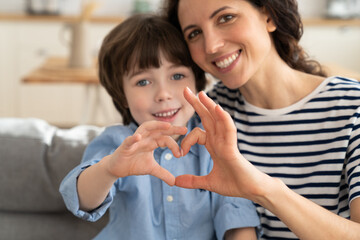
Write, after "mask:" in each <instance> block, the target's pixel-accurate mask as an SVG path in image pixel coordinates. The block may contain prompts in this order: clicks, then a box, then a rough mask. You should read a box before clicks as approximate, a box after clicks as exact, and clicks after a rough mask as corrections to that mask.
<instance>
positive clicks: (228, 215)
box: [212, 193, 260, 239]
mask: <svg viewBox="0 0 360 240" xmlns="http://www.w3.org/2000/svg"><path fill="white" fill-rule="evenodd" d="M212 195H213V196H212V199H213V203H212V207H213V214H214V215H213V216H214V217H213V219H214V226H215V231H216V236H217V238H218V239H224V236H225V233H226V231H228V230H230V229H236V228H245V227H254V228H255V229H256V230H257V231H258V232H257V234H259V231H260V219H259V216H258V214H257V212H256V208H255V205H254V204H253V202H252V201H250V200H247V199H244V198H236V197H225V196H221V195H219V194H216V193H212Z"/></svg>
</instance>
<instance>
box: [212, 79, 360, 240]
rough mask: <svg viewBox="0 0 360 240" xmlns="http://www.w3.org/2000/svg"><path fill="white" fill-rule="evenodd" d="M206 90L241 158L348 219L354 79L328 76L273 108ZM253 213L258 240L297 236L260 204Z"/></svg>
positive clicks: (358, 133)
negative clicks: (232, 132) (229, 126)
mask: <svg viewBox="0 0 360 240" xmlns="http://www.w3.org/2000/svg"><path fill="white" fill-rule="evenodd" d="M208 94H209V96H210V97H211V98H212V99H214V100H215V101H216V102H217V103H219V104H220V105H221V106H222V107H223V108H224V109H225V110H226V111H227V112H229V113H230V115H231V116H232V118H233V119H234V121H235V125H236V127H237V133H238V146H239V149H240V152H241V153H242V154H243V155H244V157H245V158H246V159H248V160H249V161H250V162H251V163H252V164H254V165H255V166H256V167H257V168H259V169H260V170H261V171H263V172H265V173H267V174H269V175H270V176H273V177H277V178H280V179H282V181H283V182H284V183H285V184H286V185H287V186H288V187H289V188H291V189H292V190H293V191H295V192H297V193H298V194H300V195H302V196H304V197H306V198H308V199H310V200H311V201H313V202H315V203H317V204H319V205H321V206H323V207H324V208H326V209H328V210H329V211H331V212H333V213H335V214H337V215H340V216H342V217H344V218H349V217H350V211H349V205H350V201H352V200H353V199H355V198H357V197H359V196H360V147H359V146H360V83H359V82H357V81H355V80H351V79H346V78H340V77H331V78H328V79H326V80H324V81H323V82H322V83H321V84H320V85H319V86H318V87H317V88H316V89H315V90H314V91H313V92H312V93H310V94H309V95H308V96H306V97H305V98H303V99H302V100H300V101H299V102H297V103H295V104H293V105H291V106H288V107H285V108H281V109H274V110H269V109H262V108H258V107H256V106H253V105H251V104H249V103H248V102H246V101H245V100H244V98H243V97H242V95H241V94H240V92H239V91H238V90H231V89H228V88H226V87H225V86H224V85H223V84H222V83H218V84H216V85H215V86H214V88H213V89H212V90H211V91H210V92H209V93H208ZM284 204H286V203H284ZM257 211H258V213H259V216H260V218H261V224H262V227H263V236H262V239H297V237H296V236H295V235H294V234H293V233H292V232H291V231H290V230H289V229H288V228H287V227H286V226H285V225H284V224H283V223H282V222H281V221H280V220H279V219H278V218H277V217H276V216H274V215H273V214H272V213H271V212H269V211H268V210H266V209H264V208H263V207H261V206H260V205H257ZM293 214H296V212H294V213H293Z"/></svg>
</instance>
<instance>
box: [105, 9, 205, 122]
mask: <svg viewBox="0 0 360 240" xmlns="http://www.w3.org/2000/svg"><path fill="white" fill-rule="evenodd" d="M161 53H163V54H164V56H165V58H166V59H167V60H168V61H170V62H172V63H175V64H179V65H184V66H187V67H190V68H191V69H192V71H193V72H194V75H195V80H196V89H197V91H201V90H203V89H204V88H205V85H206V78H205V73H204V71H203V70H202V69H200V68H199V67H198V66H197V65H196V64H195V63H194V62H193V60H192V59H191V56H190V53H189V50H188V48H187V45H186V42H185V41H184V38H183V36H182V35H181V33H180V32H179V31H178V30H177V29H176V28H175V27H174V26H172V25H171V24H170V23H169V22H168V21H166V20H165V19H164V18H162V17H160V16H156V15H151V14H141V15H134V16H131V17H129V18H127V19H126V20H125V21H124V22H122V23H121V24H119V25H118V26H116V27H115V28H114V29H113V30H112V31H111V32H110V33H109V34H108V35H107V36H106V37H105V39H104V41H103V43H102V46H101V49H100V53H99V59H98V60H99V78H100V83H101V84H102V85H103V86H104V87H105V89H106V90H107V92H108V93H109V94H110V96H111V98H112V100H113V102H114V105H115V107H116V109H117V110H118V111H119V112H120V114H121V116H122V118H123V124H124V125H128V124H129V123H131V122H132V121H134V119H133V117H132V116H131V114H130V111H129V108H128V107H127V101H126V96H125V93H124V89H123V76H124V75H126V74H128V73H129V71H132V70H134V68H139V69H147V68H151V67H155V68H158V67H160V65H161V62H160V54H161Z"/></svg>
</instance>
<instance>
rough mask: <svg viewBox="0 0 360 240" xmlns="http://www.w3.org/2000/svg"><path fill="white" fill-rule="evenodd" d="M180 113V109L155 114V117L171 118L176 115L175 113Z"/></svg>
mask: <svg viewBox="0 0 360 240" xmlns="http://www.w3.org/2000/svg"><path fill="white" fill-rule="evenodd" d="M178 111H179V109H176V110H172V111H169V112H162V113H155V114H154V116H155V117H170V116H173V115H175V113H177V112H178Z"/></svg>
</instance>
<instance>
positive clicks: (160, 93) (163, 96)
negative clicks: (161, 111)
mask: <svg viewBox="0 0 360 240" xmlns="http://www.w3.org/2000/svg"><path fill="white" fill-rule="evenodd" d="M171 91H172V89H171V86H167V87H166V86H159V88H158V89H157V92H156V95H155V101H156V102H163V101H166V100H170V99H171V98H172V93H171Z"/></svg>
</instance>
